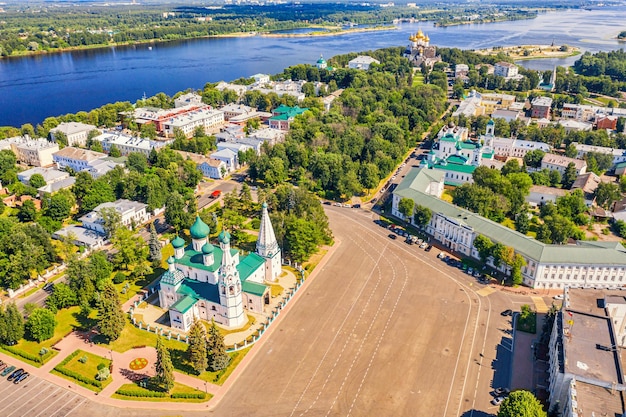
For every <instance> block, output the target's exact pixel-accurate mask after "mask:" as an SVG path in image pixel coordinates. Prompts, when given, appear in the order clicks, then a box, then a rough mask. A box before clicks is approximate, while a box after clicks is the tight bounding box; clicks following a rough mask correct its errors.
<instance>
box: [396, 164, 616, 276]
mask: <svg viewBox="0 0 626 417" xmlns="http://www.w3.org/2000/svg"><path fill="white" fill-rule="evenodd" d="M413 171H417V172H416V173H413ZM429 171H431V170H428V169H425V168H413V169H412V170H411V172H410V173H409V174H407V176H406V177H405V178H404V180H403V181H402V182H401V183H400V184H399V185H398V187H397V188H396V189H395V190H394V194H397V195H398V196H400V197H405V198H411V199H413V201H415V202H416V203H418V204H421V205H422V206H426V207H428V208H430V209H431V210H432V211H433V212H434V213H441V214H443V215H444V216H446V217H448V218H449V219H454V220H456V221H457V222H458V223H459V224H463V225H466V226H468V227H469V228H471V229H472V230H474V231H475V232H477V233H480V234H482V235H484V236H487V237H488V238H489V239H491V240H492V241H493V242H500V243H502V244H505V245H507V246H511V247H513V248H514V249H515V251H516V252H518V253H520V254H522V255H524V256H526V257H528V258H531V259H533V260H535V261H538V262H541V263H544V264H566V265H567V264H591V265H593V264H608V265H622V266H626V248H624V247H623V246H622V245H621V244H620V243H614V242H611V243H608V242H607V243H604V242H591V241H579V242H577V244H576V245H547V244H545V243H542V242H539V241H538V240H535V239H533V238H531V237H528V236H525V235H523V234H521V233H519V232H516V231H515V230H512V229H509V228H508V227H506V226H503V225H501V224H499V223H496V222H494V221H491V220H489V219H486V218H484V217H481V216H479V215H478V214H476V213H472V212H471V211H468V210H465V209H462V208H460V207H457V206H455V205H453V204H450V203H448V202H446V201H443V200H440V199H439V198H437V197H434V196H431V195H428V194H426V193H425V192H424V191H422V190H425V188H424V187H423V186H424V184H427V183H428V182H427V181H426V180H423V179H422V180H418V179H417V178H416V177H417V176H420V175H424V176H425V177H427V178H428V177H429V176H432V172H429ZM405 183H406V184H405Z"/></svg>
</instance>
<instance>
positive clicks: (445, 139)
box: [439, 133, 457, 142]
mask: <svg viewBox="0 0 626 417" xmlns="http://www.w3.org/2000/svg"><path fill="white" fill-rule="evenodd" d="M439 141H440V142H456V141H457V138H455V137H454V135H452V133H446V134H445V135H444V136H443V137H441V138H440V139H439Z"/></svg>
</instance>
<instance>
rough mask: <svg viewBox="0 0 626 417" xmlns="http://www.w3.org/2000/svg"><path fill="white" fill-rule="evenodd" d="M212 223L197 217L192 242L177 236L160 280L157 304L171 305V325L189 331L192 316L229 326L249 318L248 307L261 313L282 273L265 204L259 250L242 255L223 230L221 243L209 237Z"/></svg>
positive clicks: (169, 308)
mask: <svg viewBox="0 0 626 417" xmlns="http://www.w3.org/2000/svg"><path fill="white" fill-rule="evenodd" d="M209 233H210V229H209V226H208V225H207V224H206V223H204V222H203V221H202V219H200V217H199V216H198V217H197V218H196V221H195V223H194V224H193V225H192V226H191V227H190V228H189V234H190V235H191V244H190V245H187V243H186V242H185V241H184V240H183V239H182V238H181V237H180V236H177V237H176V238H175V239H174V240H172V242H171V244H172V246H173V247H174V256H172V257H170V258H169V259H168V260H167V263H168V270H167V271H166V272H164V273H163V275H162V276H161V279H160V289H159V305H160V306H161V307H162V308H164V309H166V310H168V312H169V316H170V324H171V326H172V327H173V328H175V329H180V330H183V331H188V330H189V328H190V327H191V324H192V323H193V320H194V317H196V318H199V319H203V320H211V319H213V320H215V322H216V323H219V324H222V325H224V326H228V327H234V328H237V327H241V326H243V325H244V324H246V323H247V322H248V318H247V315H246V313H245V310H249V311H256V312H262V311H263V309H264V306H265V305H266V304H269V302H270V287H269V286H268V285H266V283H268V282H269V283H271V282H275V281H276V280H277V278H278V276H279V275H280V273H281V250H280V247H279V246H278V242H277V241H276V236H275V235H274V229H273V227H272V223H271V221H270V217H269V214H268V212H267V204H266V203H263V206H262V213H261V226H260V228H259V237H258V239H257V244H256V252H254V253H249V254H248V255H247V256H245V257H242V258H241V259H240V257H239V251H238V250H237V249H231V247H230V234H229V233H228V232H227V231H225V230H223V231H222V232H221V233H220V234H219V236H218V241H219V247H216V246H213V245H212V244H211V243H210V242H209V240H208V237H209Z"/></svg>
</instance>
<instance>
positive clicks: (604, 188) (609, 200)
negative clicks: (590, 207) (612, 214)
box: [594, 182, 622, 209]
mask: <svg viewBox="0 0 626 417" xmlns="http://www.w3.org/2000/svg"><path fill="white" fill-rule="evenodd" d="M594 195H595V197H596V203H597V204H598V205H599V206H601V207H604V208H606V209H608V208H610V207H611V205H612V204H613V203H614V202H615V201H618V200H619V199H620V198H622V193H621V192H620V188H619V185H617V184H615V183H612V182H601V183H600V184H598V188H596V191H595V193H594Z"/></svg>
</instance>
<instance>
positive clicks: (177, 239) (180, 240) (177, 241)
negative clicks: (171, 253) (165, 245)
mask: <svg viewBox="0 0 626 417" xmlns="http://www.w3.org/2000/svg"><path fill="white" fill-rule="evenodd" d="M172 246H174V249H178V248H182V247H183V246H185V239H183V238H182V237H180V236H176V237H175V238H174V240H172Z"/></svg>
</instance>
